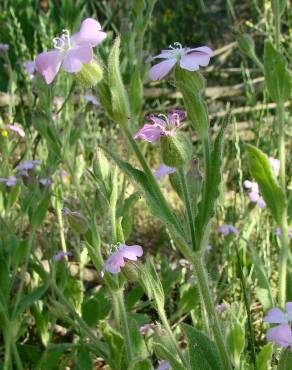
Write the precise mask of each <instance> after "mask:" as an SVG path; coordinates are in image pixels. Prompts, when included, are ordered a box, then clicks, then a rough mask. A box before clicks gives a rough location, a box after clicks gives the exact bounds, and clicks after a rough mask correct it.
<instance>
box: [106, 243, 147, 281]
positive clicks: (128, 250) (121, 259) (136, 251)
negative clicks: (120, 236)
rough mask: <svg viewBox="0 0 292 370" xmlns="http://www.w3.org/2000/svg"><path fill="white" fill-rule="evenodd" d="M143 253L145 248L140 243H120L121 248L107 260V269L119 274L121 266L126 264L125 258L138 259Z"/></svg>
mask: <svg viewBox="0 0 292 370" xmlns="http://www.w3.org/2000/svg"><path fill="white" fill-rule="evenodd" d="M142 255H143V249H142V247H140V245H126V244H120V246H119V249H118V250H117V251H116V252H115V253H113V254H112V255H111V256H110V257H109V258H108V259H107V260H106V261H105V264H104V267H105V270H106V271H108V272H111V273H112V274H118V273H119V272H120V271H121V267H124V266H125V259H128V260H131V261H137V257H141V256H142Z"/></svg>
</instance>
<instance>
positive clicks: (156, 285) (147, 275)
mask: <svg viewBox="0 0 292 370" xmlns="http://www.w3.org/2000/svg"><path fill="white" fill-rule="evenodd" d="M140 284H141V285H142V286H143V288H144V290H145V292H146V294H147V295H148V297H149V299H150V300H152V299H153V300H154V304H155V306H156V308H158V307H159V308H163V307H164V301H165V298H164V291H163V287H162V284H161V281H160V279H159V276H158V274H157V272H156V269H155V266H154V264H153V262H152V261H151V260H150V258H148V259H147V261H146V263H145V264H144V265H142V267H141V274H140Z"/></svg>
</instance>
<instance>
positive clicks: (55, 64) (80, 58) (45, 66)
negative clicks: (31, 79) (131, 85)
mask: <svg viewBox="0 0 292 370" xmlns="http://www.w3.org/2000/svg"><path fill="white" fill-rule="evenodd" d="M105 37H106V33H105V32H102V31H101V25H100V23H99V22H97V21H96V20H95V19H92V18H87V19H85V20H84V21H83V22H82V23H81V26H80V30H79V32H77V33H75V34H74V35H72V36H70V33H69V31H68V30H63V33H62V35H61V37H55V38H54V40H53V42H54V49H53V50H50V51H48V52H42V53H41V54H39V55H38V56H37V58H36V60H35V64H36V68H37V71H38V72H39V73H40V74H41V75H42V76H43V78H44V79H45V81H46V83H47V84H48V85H49V84H51V83H52V82H53V80H54V78H55V77H56V75H57V73H58V72H59V69H60V67H61V65H63V68H64V70H65V71H66V72H68V73H77V72H79V71H80V70H81V69H82V66H83V64H87V63H90V62H91V61H92V59H93V50H92V48H93V47H95V46H96V45H98V44H99V43H101V42H102V41H103V40H104V39H105Z"/></svg>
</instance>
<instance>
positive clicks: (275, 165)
mask: <svg viewBox="0 0 292 370" xmlns="http://www.w3.org/2000/svg"><path fill="white" fill-rule="evenodd" d="M269 162H270V166H271V168H272V170H273V172H274V174H275V176H279V172H280V166H281V164H280V161H279V159H276V158H273V157H269Z"/></svg>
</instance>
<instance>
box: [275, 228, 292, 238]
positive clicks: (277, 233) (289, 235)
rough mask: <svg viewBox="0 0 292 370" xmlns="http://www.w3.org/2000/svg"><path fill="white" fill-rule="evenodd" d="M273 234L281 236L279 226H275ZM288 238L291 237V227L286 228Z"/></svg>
mask: <svg viewBox="0 0 292 370" xmlns="http://www.w3.org/2000/svg"><path fill="white" fill-rule="evenodd" d="M275 235H276V236H278V237H279V236H281V229H280V228H279V227H276V229H275ZM288 238H290V239H292V227H290V229H289V230H288Z"/></svg>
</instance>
